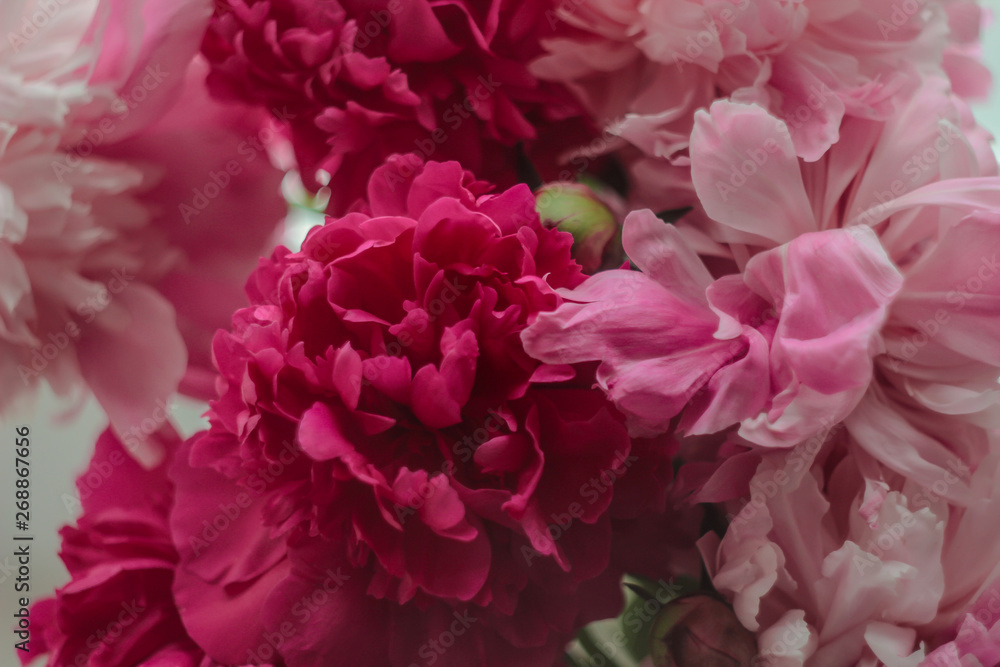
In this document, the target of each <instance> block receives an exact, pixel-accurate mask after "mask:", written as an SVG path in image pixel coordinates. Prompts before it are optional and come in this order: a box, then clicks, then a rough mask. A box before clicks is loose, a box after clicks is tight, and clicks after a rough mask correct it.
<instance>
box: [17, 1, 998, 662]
mask: <svg viewBox="0 0 1000 667" xmlns="http://www.w3.org/2000/svg"><path fill="white" fill-rule="evenodd" d="M984 4H985V5H986V6H987V7H989V8H990V9H991V10H993V12H994V14H995V15H996V14H1000V0H985V2H984ZM998 23H1000V22H998V21H997V20H996V18H994V20H993V21H991V22H990V24H989V25H988V26H987V27H986V30H985V32H984V35H983V45H984V47H983V49H984V55H985V58H986V61H987V63H988V64H989V66H990V69H991V70H992V71H993V72H994V77H995V79H996V80H1000V25H998ZM998 88H1000V86H998V85H997V81H995V83H994V89H993V93H992V95H991V97H990V99H989V100H987V101H985V102H984V103H982V104H978V105H976V106H975V107H974V109H975V112H976V116H977V118H978V120H979V122H980V123H981V124H982V125H984V126H985V127H986V128H987V129H989V130H990V131H991V132H992V133H993V134H994V135H995V136H1000V90H998ZM994 151H995V152H997V154H998V156H1000V150H998V148H997V147H996V146H994ZM290 189H294V186H291V188H290ZM318 221H322V218H321V217H319V216H316V215H315V214H312V213H311V212H308V211H304V210H303V209H300V208H293V212H292V214H291V215H290V218H289V221H288V225H287V236H288V241H289V242H288V245H297V243H298V242H299V239H301V238H302V237H303V236H304V234H305V230H306V229H308V227H309V226H311V225H312V224H316V223H317V222H318ZM136 372H142V369H138V368H137V369H136ZM170 407H171V409H172V412H173V419H174V421H175V424H176V426H177V428H178V430H179V431H180V432H181V434H182V435H184V436H188V435H190V434H192V433H194V432H196V431H197V430H199V429H201V428H203V427H204V426H205V425H206V422H205V421H204V420H203V419H202V416H201V415H202V413H203V412H204V411H205V409H206V407H207V406H206V405H205V404H203V403H199V402H196V401H192V400H189V399H185V398H182V397H178V398H175V400H174V401H173V403H172V404H171V406H170ZM18 425H28V426H30V427H31V452H32V453H31V487H30V488H31V530H30V531H29V532H30V534H32V535H33V536H34V541H33V542H32V543H31V544H32V546H31V599H32V600H38V599H40V598H42V597H46V596H48V595H50V594H51V593H52V591H53V590H54V589H55V588H57V587H59V586H61V585H63V584H64V583H65V582H66V581H67V580H68V575H67V572H66V569H65V568H64V567H63V564H62V561H60V560H59V556H58V551H59V535H58V531H59V528H60V527H61V526H62V525H64V524H66V523H71V522H72V521H73V520H74V519H75V516H76V515H75V508H76V507H77V505H75V504H73V503H67V502H66V501H67V500H68V499H69V498H70V496H69V495H67V494H73V492H74V485H73V484H74V479H75V477H76V476H77V475H79V474H80V473H81V472H82V471H83V470H85V469H86V464H87V461H88V459H89V457H90V454H91V451H92V449H93V445H94V442H95V440H96V439H97V436H98V434H99V433H100V432H101V431H102V430H103V429H104V428H105V426H106V421H105V418H104V416H103V414H102V412H101V411H100V408H99V407H98V406H97V403H96V402H94V401H93V400H89V401H87V402H86V403H84V404H83V405H82V407H78V406H69V405H66V404H64V403H60V402H59V401H58V400H57V399H56V398H55V397H54V396H53V395H52V394H51V393H50V392H48V391H43V392H42V393H41V394H40V396H39V397H38V400H37V402H36V403H35V405H34V406H29V407H27V408H26V409H25V410H24V411H23V414H22V416H21V418H20V419H19V420H18V421H17V422H16V423H3V422H2V421H0V426H2V429H0V440H2V442H3V443H4V447H3V451H4V457H5V458H3V459H2V460H0V497H2V498H3V502H0V522H2V523H0V525H2V526H3V528H2V529H0V535H3V542H2V543H0V590H2V591H3V593H2V595H0V599H2V601H3V602H2V605H0V614H2V617H3V618H5V619H10V618H11V617H12V614H13V613H14V611H15V599H16V598H15V595H14V594H13V583H12V581H11V580H12V578H13V577H14V576H16V574H15V572H16V561H15V559H14V558H13V555H12V552H13V548H12V547H11V546H10V545H11V542H10V540H9V537H8V536H9V534H10V531H11V527H12V526H13V524H14V508H13V503H12V502H11V501H12V496H13V490H14V473H13V459H14V454H13V451H12V449H13V438H14V426H18ZM72 497H73V498H75V496H72ZM67 505H68V506H67ZM12 565H13V568H14V569H13V570H11V566H12ZM4 636H5V637H6V638H7V639H6V640H5V643H6V642H7V641H9V642H10V644H8V645H7V646H4V647H3V648H2V649H0V656H2V657H0V664H3V665H7V664H13V663H10V662H9V661H10V660H11V658H10V655H11V654H10V650H11V649H10V648H9V646H10V645H12V644H13V643H14V639H13V635H10V634H6V633H4Z"/></svg>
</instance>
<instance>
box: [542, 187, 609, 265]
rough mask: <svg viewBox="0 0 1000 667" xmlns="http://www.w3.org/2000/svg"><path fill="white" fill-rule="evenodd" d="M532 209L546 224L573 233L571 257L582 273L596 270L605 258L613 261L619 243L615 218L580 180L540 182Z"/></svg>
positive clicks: (604, 262)
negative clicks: (540, 185)
mask: <svg viewBox="0 0 1000 667" xmlns="http://www.w3.org/2000/svg"><path fill="white" fill-rule="evenodd" d="M535 210H537V211H538V215H539V217H541V219H542V224H543V225H545V226H546V227H558V228H559V229H560V230H562V231H564V232H569V233H570V234H572V235H573V258H574V259H576V261H577V262H579V263H580V266H582V267H583V270H584V271H585V272H586V273H596V272H597V271H599V270H600V269H601V268H602V266H603V265H605V264H606V260H608V261H610V262H611V263H612V264H613V263H614V261H615V258H614V255H617V254H618V252H617V251H616V248H620V243H621V241H620V229H619V225H618V220H617V219H616V218H615V214H614V213H612V212H611V209H609V208H608V207H607V205H605V204H604V202H602V201H601V200H600V198H598V196H597V195H596V194H595V193H594V191H593V190H592V189H590V188H589V187H587V186H586V185H583V184H582V183H549V184H548V185H543V186H542V187H540V188H539V189H538V190H536V191H535ZM609 256H610V257H609ZM619 263H620V262H619Z"/></svg>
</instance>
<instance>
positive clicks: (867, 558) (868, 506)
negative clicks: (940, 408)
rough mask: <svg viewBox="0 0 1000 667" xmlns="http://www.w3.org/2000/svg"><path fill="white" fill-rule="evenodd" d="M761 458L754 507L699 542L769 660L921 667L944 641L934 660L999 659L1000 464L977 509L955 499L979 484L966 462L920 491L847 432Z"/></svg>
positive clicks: (992, 468)
mask: <svg viewBox="0 0 1000 667" xmlns="http://www.w3.org/2000/svg"><path fill="white" fill-rule="evenodd" d="M959 432H960V431H959ZM985 435H986V434H985V433H983V432H979V433H978V434H976V433H963V434H962V437H963V438H975V437H985ZM996 445H997V442H996V440H995V439H994V440H992V441H991V447H993V448H995V447H996ZM845 452H848V453H849V455H848V456H844V453H845ZM755 457H756V459H757V461H759V464H758V465H757V468H756V471H755V473H754V474H753V476H752V479H751V480H750V482H749V484H748V485H747V486H746V488H745V491H744V492H743V493H742V499H741V500H740V501H738V502H736V503H731V504H730V505H729V508H730V509H731V511H732V513H731V514H730V518H731V522H730V526H729V528H728V530H727V532H726V535H725V537H723V538H722V539H721V540H720V539H719V538H718V537H717V536H716V535H714V534H709V535H706V536H705V537H704V538H702V540H701V542H700V543H699V544H700V547H701V549H702V553H703V555H704V557H705V560H706V564H707V566H708V571H709V574H710V576H711V578H712V583H713V585H714V586H715V588H716V589H717V590H718V591H719V592H720V593H722V594H723V595H724V596H726V597H727V599H729V600H730V601H731V602H732V604H733V605H734V608H735V610H736V613H737V616H738V617H739V618H740V620H741V622H742V623H743V624H744V625H745V626H746V627H747V628H749V629H751V630H753V631H755V632H757V633H758V644H759V648H760V650H761V653H762V657H764V658H766V659H767V660H768V662H767V663H766V664H768V665H775V666H780V667H801V666H803V665H805V666H806V667H851V666H853V665H876V664H879V665H888V666H889V667H916V666H917V665H918V664H919V663H920V662H921V660H922V659H923V658H924V656H925V655H926V653H927V652H929V651H930V650H931V649H933V648H934V647H936V646H938V645H942V643H944V644H943V645H942V647H941V648H939V649H937V650H935V651H934V653H932V654H931V655H933V656H935V657H936V656H939V655H945V654H949V655H951V653H950V652H953V651H954V650H955V649H958V650H959V651H960V652H965V653H968V654H975V655H989V656H993V655H994V653H990V652H989V651H990V650H992V651H995V650H996V648H995V647H996V642H995V640H990V639H989V637H990V631H989V628H990V627H991V626H992V625H993V624H994V623H995V617H996V616H997V610H1000V597H998V595H997V593H996V584H995V583H993V582H995V581H996V580H997V573H996V569H995V568H996V565H995V564H996V562H997V560H998V558H1000V536H997V535H996V531H995V529H994V528H993V525H994V524H995V519H993V518H991V517H993V516H995V513H996V512H997V508H998V503H1000V466H998V462H1000V459H998V457H997V455H996V454H993V455H991V456H989V457H988V458H987V459H985V460H984V461H983V462H982V463H981V465H980V466H979V468H978V469H977V470H976V471H974V472H973V473H971V480H970V481H969V486H970V487H971V489H972V493H973V495H974V497H975V499H976V500H975V501H974V502H973V503H971V504H970V505H969V506H968V507H960V506H957V505H955V504H951V503H949V502H948V500H947V488H948V487H950V486H957V485H960V484H962V483H963V482H962V478H963V477H968V476H969V474H970V473H969V472H968V471H967V470H963V469H962V464H961V462H960V461H955V462H953V468H952V469H951V470H953V471H954V472H952V471H949V472H948V473H945V474H943V475H942V476H941V477H940V478H939V479H938V480H937V481H936V482H935V483H934V484H933V485H930V486H921V485H919V484H916V483H914V482H912V481H910V480H907V479H905V478H904V477H902V476H900V475H898V474H896V473H894V472H893V471H892V470H890V469H889V468H888V467H886V466H884V465H882V464H880V463H879V462H877V461H876V460H875V459H874V458H872V457H871V456H869V455H868V454H866V453H865V452H864V451H862V450H859V449H858V448H857V447H856V446H855V444H854V443H853V442H852V437H851V436H850V434H849V432H848V431H847V430H846V429H842V428H839V427H833V428H830V429H828V430H827V431H825V432H823V433H820V434H818V435H817V436H816V437H814V438H812V439H810V440H809V441H807V442H805V443H803V445H802V446H800V447H798V448H795V449H792V450H789V451H788V452H785V453H782V452H775V451H772V452H765V453H763V454H757V455H755ZM739 503H742V506H740V504H739ZM973 553H974V554H975V558H970V554H973ZM989 604H992V605H993V608H992V610H990V609H989V608H988V605H989ZM960 628H961V630H960ZM956 631H958V632H959V633H960V634H959V635H958V636H957V638H956V634H955V633H956ZM995 633H996V631H995V630H994V631H993V634H994V635H995ZM991 642H992V643H991ZM922 645H923V646H926V647H928V648H927V649H926V650H924V649H922V648H921V646H922ZM977 651H983V653H977ZM928 660H929V659H928ZM876 661H879V662H876ZM923 664H924V665H925V667H930V665H938V664H944V665H956V666H957V665H958V664H961V665H962V666H963V667H965V665H967V664H977V663H958V662H955V663H951V662H943V663H935V662H925V663H923ZM982 664H983V665H986V664H994V662H993V661H992V660H986V661H984V662H983V663H982Z"/></svg>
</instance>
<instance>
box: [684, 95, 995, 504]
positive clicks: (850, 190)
mask: <svg viewBox="0 0 1000 667" xmlns="http://www.w3.org/2000/svg"><path fill="white" fill-rule="evenodd" d="M943 87H944V84H943V82H941V81H933V80H932V81H930V82H928V84H926V85H925V86H924V87H923V88H922V89H921V91H919V93H918V94H917V95H916V96H915V97H914V98H913V99H912V101H911V103H910V104H908V105H907V106H906V107H904V108H903V109H902V110H901V111H900V113H899V114H898V115H897V116H896V117H894V118H893V119H892V120H891V121H890V122H888V123H885V124H880V123H872V122H869V121H859V122H858V123H856V124H853V125H852V128H851V130H852V131H851V133H850V134H845V138H844V140H843V141H841V142H840V143H838V144H837V145H835V146H834V147H833V148H832V149H831V150H830V152H829V153H828V154H827V156H826V157H824V159H823V160H821V161H819V162H817V163H814V164H806V163H803V162H801V161H800V160H798V159H796V158H795V157H794V155H793V152H792V144H791V139H790V137H789V135H788V133H787V131H785V127H784V125H783V124H781V123H776V122H775V119H774V118H773V117H771V116H770V115H768V114H767V113H766V112H765V111H763V110H762V109H760V108H759V107H756V106H752V105H739V104H734V103H729V102H718V103H716V104H714V105H713V106H712V109H711V111H709V112H699V114H698V117H697V119H696V126H695V130H694V133H693V134H692V148H691V157H692V175H693V179H694V184H695V188H696V190H697V192H698V194H699V197H700V198H701V201H702V202H703V205H704V209H705V211H706V213H707V214H708V216H709V217H710V220H709V221H708V222H707V224H706V225H705V226H704V230H705V232H707V236H708V237H710V239H713V240H714V241H717V242H721V243H722V244H724V245H725V246H727V247H728V249H727V250H723V253H724V254H725V253H731V255H730V256H731V257H733V258H735V259H736V261H737V262H741V263H742V262H745V261H746V260H745V259H741V258H746V257H748V256H751V255H753V254H754V253H756V252H770V251H767V250H764V249H766V248H771V247H775V246H779V245H781V244H784V243H788V242H789V241H790V240H791V239H794V238H796V237H798V236H799V235H802V234H808V233H811V232H816V231H819V230H832V229H837V228H843V229H846V230H849V231H854V232H860V231H861V230H866V233H867V230H868V229H871V230H873V231H874V232H875V234H876V235H877V236H878V239H879V243H880V245H881V246H882V248H883V249H884V251H885V253H886V254H887V256H888V257H889V258H890V259H891V261H892V264H893V265H894V266H895V267H896V268H897V270H899V271H900V273H901V274H902V276H903V286H902V289H900V291H899V293H898V294H897V295H896V296H895V297H894V299H893V302H892V305H891V308H890V309H889V314H888V318H887V320H886V322H885V324H884V326H883V327H882V331H881V332H880V335H881V337H882V339H883V340H884V345H885V349H884V351H883V352H882V353H881V354H879V355H878V356H877V357H876V359H875V364H876V372H875V375H874V376H873V377H874V379H875V380H876V382H875V383H874V384H873V385H872V388H871V389H870V390H869V392H868V395H867V396H866V397H865V399H864V401H862V403H861V405H860V407H859V408H858V409H857V410H856V411H855V412H854V413H853V414H852V415H851V417H850V418H849V419H848V424H847V425H848V428H849V429H850V430H851V432H852V434H854V435H855V437H856V439H857V441H858V443H859V445H860V446H862V447H864V448H866V450H867V451H869V452H870V453H871V454H872V455H874V456H875V457H876V458H878V459H879V460H881V461H882V462H883V463H885V465H887V466H888V467H889V468H891V469H893V470H896V471H897V472H899V473H901V474H904V475H907V476H910V477H912V478H913V479H915V480H917V481H919V482H922V483H924V484H930V483H932V482H933V481H934V480H935V479H936V478H937V477H939V476H940V473H941V471H942V469H943V464H944V460H945V459H946V458H947V457H948V456H952V455H957V456H959V457H961V458H962V459H963V460H964V461H966V462H967V463H968V464H969V465H975V464H976V463H977V462H978V460H980V459H981V458H982V456H983V455H984V453H985V452H984V450H983V449H982V448H979V449H977V450H967V449H966V448H963V447H962V446H961V445H960V444H954V443H952V442H950V440H951V439H950V438H949V437H948V436H947V433H946V432H944V433H942V432H940V430H939V429H937V428H936V427H935V426H934V424H933V418H925V417H922V414H923V413H926V412H927V411H930V412H931V414H933V413H937V414H938V415H954V416H957V417H961V418H962V419H964V420H965V421H968V422H970V423H972V424H978V425H983V426H990V427H995V426H1000V405H998V399H1000V393H998V388H997V384H996V378H997V376H998V374H1000V357H998V356H997V352H996V350H997V348H996V344H995V341H996V339H997V337H998V335H1000V331H998V330H997V322H998V321H1000V317H998V316H1000V306H998V301H997V295H1000V279H998V278H1000V265H998V264H997V257H996V253H997V251H998V250H1000V247H998V245H997V244H998V239H1000V234H998V231H1000V179H997V178H996V176H995V174H996V163H995V161H994V160H993V157H992V155H991V154H990V153H989V152H988V144H987V143H986V141H985V140H984V137H983V134H982V131H981V130H979V129H978V128H976V127H974V126H972V125H970V123H971V120H970V119H969V118H968V117H967V116H966V115H965V113H964V112H965V110H966V109H965V107H964V105H962V104H961V103H959V102H956V101H953V100H949V98H948V97H947V96H946V95H944V94H943V92H942V89H943ZM966 128H968V129H966ZM704 236H705V235H704V234H700V233H693V234H691V235H690V238H692V239H694V240H696V241H697V240H701V239H704ZM750 261H751V262H752V261H754V260H750ZM890 443H907V445H908V447H906V448H902V449H901V448H900V447H894V446H891V444H890ZM966 493H967V489H966V488H965V487H964V486H958V487H955V488H954V489H953V495H952V496H951V497H952V499H955V500H958V499H959V498H961V497H963V496H964V497H965V498H966V499H968V496H967V495H966Z"/></svg>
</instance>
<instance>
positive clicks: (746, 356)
mask: <svg viewBox="0 0 1000 667" xmlns="http://www.w3.org/2000/svg"><path fill="white" fill-rule="evenodd" d="M858 231H859V233H851V232H848V231H846V230H830V231H826V232H817V233H813V234H807V235H803V236H800V237H798V238H796V239H794V240H792V241H790V242H789V243H787V244H785V245H783V246H781V247H779V248H775V249H774V250H771V251H768V252H765V253H761V254H759V255H757V256H756V257H754V258H753V259H752V260H750V262H748V263H747V266H746V268H745V270H744V272H743V275H730V276H724V277H722V278H719V279H717V280H712V277H711V275H710V274H709V272H708V269H707V268H705V266H704V264H703V263H702V261H701V260H700V259H699V258H698V257H697V255H695V253H694V252H693V251H692V250H691V248H690V247H689V246H688V245H687V244H686V243H685V242H684V240H683V238H682V237H681V236H680V233H679V232H678V231H677V229H676V228H674V227H670V226H668V225H666V224H665V223H663V222H662V221H660V220H659V219H657V218H656V217H655V216H654V215H653V214H652V213H651V212H650V211H648V210H646V211H639V212H635V213H632V214H630V215H629V217H628V218H627V219H626V221H625V228H624V232H623V243H624V246H625V252H626V253H627V254H628V256H629V257H630V258H631V260H632V261H633V262H634V263H635V264H636V265H637V266H638V267H639V268H640V269H642V273H637V272H634V271H628V270H616V271H606V272H603V273H600V274H597V275H596V276H593V277H591V278H590V279H588V280H587V282H585V283H584V284H583V285H582V286H580V287H579V288H577V289H576V290H573V291H565V292H564V297H565V299H566V303H565V304H564V305H562V306H561V307H560V308H559V309H558V310H556V311H555V312H551V313H543V314H541V315H540V316H539V318H538V319H537V320H536V322H535V323H534V324H533V325H531V326H530V327H529V328H528V329H527V330H526V331H525V332H524V334H523V335H522V338H523V340H524V345H525V349H526V350H527V351H528V353H529V354H531V355H532V356H534V357H535V358H537V359H540V360H542V361H545V362H547V363H551V364H567V363H569V364H572V363H581V362H588V361H599V362H600V365H599V367H598V369H597V381H598V383H599V385H600V386H601V388H602V389H604V390H605V391H606V392H607V394H608V396H609V397H610V398H611V400H612V401H614V403H615V405H616V406H617V407H618V409H619V410H621V411H622V412H623V413H625V415H626V416H627V417H628V418H629V427H630V430H631V432H632V433H633V434H635V435H641V436H651V435H657V434H660V433H666V432H669V431H671V430H672V429H673V427H674V418H675V417H676V416H677V415H679V414H681V415H682V416H681V419H680V422H679V424H678V425H677V426H678V429H679V431H680V432H681V433H686V434H688V435H704V434H710V433H716V432H719V431H723V430H725V429H727V428H729V427H731V426H734V425H737V424H739V425H740V431H739V433H740V435H741V436H742V437H744V438H746V439H747V440H750V441H751V442H754V443H756V444H758V445H762V446H779V447H781V446H792V445H795V444H797V443H799V442H801V441H802V440H804V439H806V438H808V437H810V436H811V435H813V434H814V433H816V432H817V431H818V430H820V429H822V428H824V425H825V424H828V423H836V422H839V421H841V420H842V419H844V418H845V417H846V416H847V415H848V414H850V412H851V410H852V409H853V408H854V407H855V406H856V405H857V403H858V401H860V400H861V398H862V396H863V395H864V393H865V391H866V389H867V388H868V384H869V382H870V381H871V376H872V366H873V364H872V357H873V356H874V355H875V354H876V353H878V352H879V350H880V341H879V334H878V332H879V330H880V328H881V327H882V325H883V323H884V321H885V317H886V311H887V307H888V304H889V303H890V302H891V300H892V298H893V296H894V295H895V294H896V293H897V292H898V291H899V288H900V285H901V282H902V281H901V279H900V276H899V273H898V272H897V271H896V269H895V268H894V267H893V266H892V264H891V263H890V262H889V260H888V258H887V257H886V255H885V252H884V251H883V250H882V249H881V248H880V247H879V245H878V243H877V240H876V237H875V235H874V233H872V232H871V231H870V230H868V229H864V228H859V230H858ZM682 413H683V414H682Z"/></svg>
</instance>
